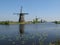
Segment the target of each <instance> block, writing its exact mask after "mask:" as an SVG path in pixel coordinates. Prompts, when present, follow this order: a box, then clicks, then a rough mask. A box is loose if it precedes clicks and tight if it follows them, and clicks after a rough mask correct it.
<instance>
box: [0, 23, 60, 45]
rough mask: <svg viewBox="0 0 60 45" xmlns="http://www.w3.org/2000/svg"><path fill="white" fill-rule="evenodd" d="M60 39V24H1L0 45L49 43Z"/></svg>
mask: <svg viewBox="0 0 60 45" xmlns="http://www.w3.org/2000/svg"><path fill="white" fill-rule="evenodd" d="M59 39H60V24H54V23H41V24H25V25H0V45H49V43H50V42H52V41H56V40H59Z"/></svg>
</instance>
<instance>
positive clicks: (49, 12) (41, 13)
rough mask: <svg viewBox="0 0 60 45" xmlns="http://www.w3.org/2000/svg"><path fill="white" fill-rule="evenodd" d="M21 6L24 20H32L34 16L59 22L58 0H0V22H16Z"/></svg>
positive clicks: (59, 4) (59, 2) (59, 0)
mask: <svg viewBox="0 0 60 45" xmlns="http://www.w3.org/2000/svg"><path fill="white" fill-rule="evenodd" d="M21 5H22V6H23V12H27V13H29V14H28V15H25V20H26V21H27V20H32V19H34V18H35V17H36V16H37V17H38V18H40V19H44V20H47V21H54V20H60V0H0V21H6V20H9V21H18V18H19V16H18V15H14V14H13V13H19V12H20V7H21Z"/></svg>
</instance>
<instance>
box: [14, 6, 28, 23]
mask: <svg viewBox="0 0 60 45" xmlns="http://www.w3.org/2000/svg"><path fill="white" fill-rule="evenodd" d="M22 8H23V7H22V6H21V10H20V13H14V14H17V15H19V22H20V23H24V22H25V19H24V15H27V14H28V13H23V12H22Z"/></svg>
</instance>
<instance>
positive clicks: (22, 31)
mask: <svg viewBox="0 0 60 45" xmlns="http://www.w3.org/2000/svg"><path fill="white" fill-rule="evenodd" d="M19 31H20V33H21V34H23V33H24V24H20V25H19Z"/></svg>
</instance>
